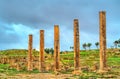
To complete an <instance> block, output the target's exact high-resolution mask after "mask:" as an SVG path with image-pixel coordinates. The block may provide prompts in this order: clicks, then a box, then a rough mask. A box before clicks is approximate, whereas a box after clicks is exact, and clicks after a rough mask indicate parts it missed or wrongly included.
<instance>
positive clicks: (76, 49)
mask: <svg viewBox="0 0 120 79" xmlns="http://www.w3.org/2000/svg"><path fill="white" fill-rule="evenodd" d="M76 71H79V72H81V69H80V42H79V22H78V19H74V72H76Z"/></svg>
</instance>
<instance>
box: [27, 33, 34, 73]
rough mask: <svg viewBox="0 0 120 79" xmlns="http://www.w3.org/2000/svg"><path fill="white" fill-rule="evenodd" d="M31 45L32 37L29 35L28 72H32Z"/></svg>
mask: <svg viewBox="0 0 120 79" xmlns="http://www.w3.org/2000/svg"><path fill="white" fill-rule="evenodd" d="M32 43H33V36H32V35H29V43H28V71H32Z"/></svg>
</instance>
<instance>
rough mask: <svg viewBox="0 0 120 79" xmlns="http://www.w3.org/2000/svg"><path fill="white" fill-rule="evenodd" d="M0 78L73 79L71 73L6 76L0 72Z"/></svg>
mask: <svg viewBox="0 0 120 79" xmlns="http://www.w3.org/2000/svg"><path fill="white" fill-rule="evenodd" d="M0 79H75V78H74V77H72V75H71V74H60V75H54V74H50V73H39V74H17V75H15V76H8V75H5V74H0Z"/></svg>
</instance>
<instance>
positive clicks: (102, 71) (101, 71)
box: [97, 69, 108, 74]
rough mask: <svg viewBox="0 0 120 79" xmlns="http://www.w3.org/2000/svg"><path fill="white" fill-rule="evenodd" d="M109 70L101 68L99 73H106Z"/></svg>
mask: <svg viewBox="0 0 120 79" xmlns="http://www.w3.org/2000/svg"><path fill="white" fill-rule="evenodd" d="M107 72H108V71H107V70H102V69H100V70H99V71H98V72H97V73H99V74H104V73H107Z"/></svg>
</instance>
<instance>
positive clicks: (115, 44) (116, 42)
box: [114, 40, 119, 49]
mask: <svg viewBox="0 0 120 79" xmlns="http://www.w3.org/2000/svg"><path fill="white" fill-rule="evenodd" d="M118 43H119V42H118V41H117V40H116V41H114V46H115V48H116V49H117V45H118Z"/></svg>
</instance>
